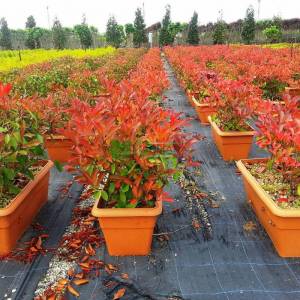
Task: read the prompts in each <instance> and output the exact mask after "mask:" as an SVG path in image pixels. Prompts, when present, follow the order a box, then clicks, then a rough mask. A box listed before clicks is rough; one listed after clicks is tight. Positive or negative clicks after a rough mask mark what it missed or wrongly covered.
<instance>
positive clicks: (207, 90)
mask: <svg viewBox="0 0 300 300" xmlns="http://www.w3.org/2000/svg"><path fill="white" fill-rule="evenodd" d="M197 82H198V86H200V87H201V88H199V92H197V93H195V94H194V95H193V96H192V101H193V106H194V107H195V109H196V112H197V115H198V117H199V120H200V122H201V123H202V124H203V125H208V124H209V120H208V117H209V116H212V115H214V114H215V113H216V107H215V105H213V104H212V103H211V101H210V100H211V97H210V95H211V90H212V89H213V88H214V84H215V83H216V82H217V75H216V74H215V73H214V72H211V71H203V72H201V73H200V74H198V79H197Z"/></svg>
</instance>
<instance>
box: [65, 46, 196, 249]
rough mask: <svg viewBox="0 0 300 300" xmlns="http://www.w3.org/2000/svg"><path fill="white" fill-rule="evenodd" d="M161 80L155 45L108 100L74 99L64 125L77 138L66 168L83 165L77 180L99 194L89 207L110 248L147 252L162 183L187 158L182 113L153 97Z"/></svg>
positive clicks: (188, 147) (174, 175)
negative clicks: (163, 106)
mask: <svg viewBox="0 0 300 300" xmlns="http://www.w3.org/2000/svg"><path fill="white" fill-rule="evenodd" d="M166 86H167V77H166V74H165V72H164V69H163V65H162V62H161V60H160V52H159V50H158V49H151V50H149V52H148V53H147V54H146V55H145V56H144V59H143V60H142V61H141V62H140V64H139V65H138V68H137V70H136V71H135V72H133V74H131V76H130V78H129V79H128V80H125V81H123V82H122V83H121V84H120V85H119V87H118V88H116V87H113V88H112V89H111V90H110V93H111V96H110V97H108V98H107V99H106V100H105V101H102V102H99V103H98V104H97V105H96V106H95V107H91V106H89V105H87V104H85V103H81V104H79V103H78V101H74V103H73V107H72V109H71V110H72V114H71V116H72V117H71V119H70V121H69V122H68V127H67V129H65V130H62V134H63V135H64V136H66V137H68V138H69V139H70V140H71V141H72V143H73V145H74V147H73V151H72V158H71V159H70V161H69V163H68V166H67V168H68V170H71V171H73V170H77V171H80V175H79V176H78V178H77V179H78V180H79V182H81V183H84V184H87V185H88V186H89V187H90V193H91V195H94V197H95V198H96V199H97V201H96V203H95V205H94V208H93V210H92V214H93V215H94V216H95V217H97V218H99V224H100V227H101V229H102V231H103V233H104V237H105V240H106V243H107V247H108V251H109V253H110V254H111V255H146V254H148V253H149V252H150V249H151V241H152V234H153V229H154V226H155V223H156V219H157V217H158V216H159V215H160V214H161V212H162V201H163V200H164V199H165V198H166V197H167V195H166V194H165V193H164V192H163V189H164V186H165V185H166V184H167V183H168V180H169V179H170V178H174V179H175V180H176V179H178V178H179V176H180V173H181V171H182V168H183V166H184V165H185V164H189V163H191V159H192V157H191V153H192V145H193V144H194V143H195V142H196V139H195V138H194V137H192V136H190V135H188V134H186V133H184V132H183V130H182V129H183V128H182V127H183V126H185V125H186V120H184V119H182V118H181V116H180V115H179V114H177V113H174V112H172V111H170V110H167V109H164V108H162V107H160V106H159V105H158V103H157V102H156V101H153V99H154V97H156V96H157V95H160V94H161V93H162V91H163V89H164V88H166ZM82 112H84V113H83V114H82ZM183 158H184V159H183ZM124 237H126V238H124Z"/></svg>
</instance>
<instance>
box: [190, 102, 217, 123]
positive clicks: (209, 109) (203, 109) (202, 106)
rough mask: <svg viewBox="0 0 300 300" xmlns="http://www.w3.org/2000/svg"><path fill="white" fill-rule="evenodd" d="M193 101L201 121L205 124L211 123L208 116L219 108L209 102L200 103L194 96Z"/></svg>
mask: <svg viewBox="0 0 300 300" xmlns="http://www.w3.org/2000/svg"><path fill="white" fill-rule="evenodd" d="M193 102H194V107H195V109H196V112H197V115H198V117H199V119H200V122H201V123H202V124H203V125H209V121H208V117H209V116H211V115H213V114H215V113H216V112H217V110H216V109H215V108H214V107H213V106H210V105H209V103H199V102H198V101H197V100H196V99H195V98H194V97H193Z"/></svg>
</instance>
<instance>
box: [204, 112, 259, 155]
mask: <svg viewBox="0 0 300 300" xmlns="http://www.w3.org/2000/svg"><path fill="white" fill-rule="evenodd" d="M208 120H209V123H210V124H211V130H212V137H213V139H214V141H215V143H216V145H217V148H218V150H219V152H220V154H221V155H222V157H223V159H224V160H226V161H229V160H239V159H243V158H247V157H248V155H249V152H250V149H251V146H252V141H253V136H254V133H255V131H254V130H253V129H252V128H251V127H250V126H249V131H222V130H221V129H220V128H219V127H218V125H217V124H216V123H215V122H214V121H213V120H212V119H211V117H208Z"/></svg>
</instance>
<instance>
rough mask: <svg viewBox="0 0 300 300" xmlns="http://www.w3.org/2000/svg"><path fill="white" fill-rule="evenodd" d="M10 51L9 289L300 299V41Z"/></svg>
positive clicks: (3, 262) (2, 121)
mask: <svg viewBox="0 0 300 300" xmlns="http://www.w3.org/2000/svg"><path fill="white" fill-rule="evenodd" d="M6 53H7V55H8V56H9V53H8V52H6ZM46 53H47V54H46ZM48 53H49V55H48ZM57 53H59V56H57ZM63 53H65V55H64V54H63ZM1 54H4V52H1V53H0V65H1V67H2V66H4V67H3V70H2V71H4V70H5V72H2V73H1V75H0V80H1V83H0V298H1V299H2V298H3V299H25V300H27V299H33V298H34V299H35V300H44V299H46V300H50V299H51V300H53V299H65V298H66V299H76V298H79V299H114V300H117V299H128V300H130V299H155V300H156V299H157V300H163V299H164V300H198V299H201V300H203V299H204V300H205V299H218V300H219V299H221V300H223V299H227V300H234V299H239V300H240V299H241V300H243V299H245V300H248V299H249V300H250V299H262V300H264V299H276V300H277V299H278V300H279V299H298V298H300V271H299V270H300V239H299V236H300V49H299V48H297V47H295V48H294V49H293V51H291V49H289V48H288V47H274V48H266V47H259V46H227V45H226V46H225V45H217V46H189V47H187V46H176V47H164V48H163V49H158V48H150V49H144V48H135V49H122V48H119V49H113V48H105V49H95V50H90V52H88V51H87V52H84V51H79V50H75V51H74V52H72V51H66V52H63V51H62V52H56V51H50V50H49V52H48V50H47V51H46V50H41V51H40V52H39V51H36V52H35V53H34V52H28V53H27V54H25V53H24V65H22V68H19V67H21V65H17V64H16V65H14V62H13V60H14V59H17V58H18V56H17V57H13V56H12V57H8V58H7V60H6V58H5V57H4V55H3V57H2V56H1ZM26 55H28V56H27V57H28V58H26V59H25V56H26ZM51 55H53V56H51ZM2 60H3V61H4V64H2V63H1V61H2ZM26 62H27V63H26ZM34 62H35V63H34ZM27 64H28V65H27ZM9 65H10V66H11V67H9ZM15 67H17V69H15ZM0 71H1V70H0Z"/></svg>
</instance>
